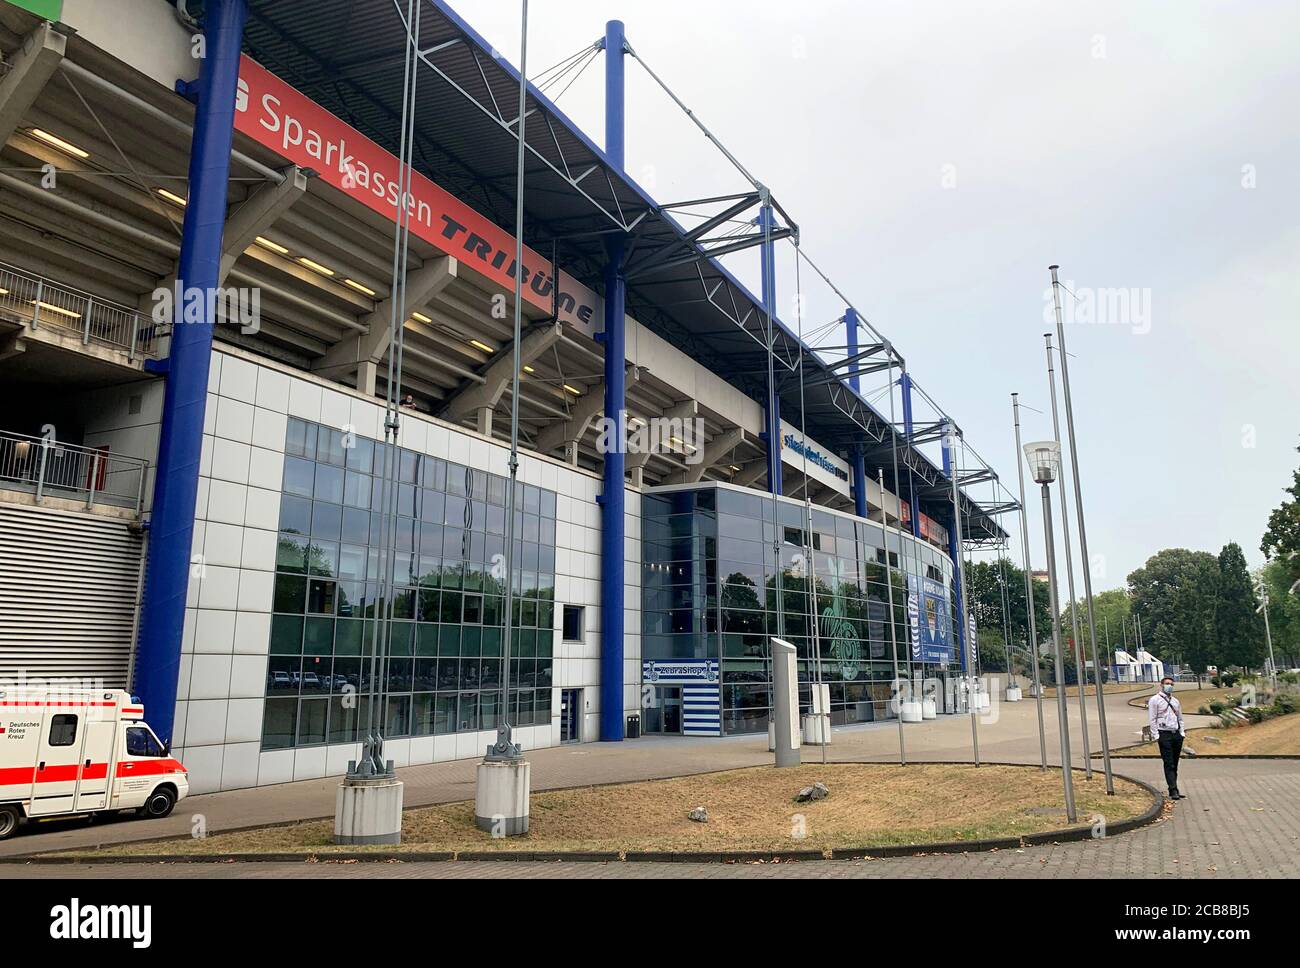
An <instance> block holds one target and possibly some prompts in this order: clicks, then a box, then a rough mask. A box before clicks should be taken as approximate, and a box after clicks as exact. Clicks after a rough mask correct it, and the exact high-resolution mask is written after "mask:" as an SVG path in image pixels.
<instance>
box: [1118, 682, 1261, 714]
mask: <svg viewBox="0 0 1300 968" xmlns="http://www.w3.org/2000/svg"><path fill="white" fill-rule="evenodd" d="M1148 685H1150V684H1148ZM1153 695H1155V687H1154V686H1150V691H1149V692H1146V694H1145V695H1141V696H1137V697H1135V698H1133V699H1130V700H1129V705H1130V706H1141V707H1143V708H1145V707H1146V704H1147V700H1148V699H1149V698H1151V696H1153ZM1174 696H1175V698H1177V700H1178V701H1179V702H1180V703H1182V704H1183V715H1184V716H1195V715H1199V713H1198V712H1197V710H1199V709H1200V708H1201V707H1202V706H1207V707H1208V706H1209V705H1210V703H1212V702H1214V701H1215V700H1216V699H1217V700H1219V701H1223V700H1226V699H1234V698H1240V697H1241V687H1240V686H1233V687H1232V688H1218V689H1215V688H1213V687H1211V686H1207V687H1206V688H1204V689H1176V690H1175V691H1174Z"/></svg>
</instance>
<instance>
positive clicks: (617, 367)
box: [598, 20, 627, 742]
mask: <svg viewBox="0 0 1300 968" xmlns="http://www.w3.org/2000/svg"><path fill="white" fill-rule="evenodd" d="M623 46H624V41H623V24H622V22H621V21H618V20H611V21H610V22H609V23H607V24H606V25H605V153H606V154H608V155H609V157H610V160H611V161H612V162H613V163H614V164H615V165H617V166H618V167H619V168H622V167H623V166H624V153H623V93H624V66H625V65H624V62H623V53H624V51H623ZM605 251H606V256H607V261H606V264H605V331H604V332H603V333H601V334H600V335H599V337H598V338H599V339H600V341H601V342H602V343H604V345H605V417H606V419H609V420H614V421H616V422H617V423H616V426H617V427H618V436H617V441H618V446H615V447H613V448H611V449H610V451H609V452H608V453H606V454H605V455H604V457H605V470H604V479H603V488H602V494H601V499H600V505H601V531H600V738H601V740H602V741H605V742H619V741H621V740H622V739H623V725H624V724H623V637H624V625H623V623H624V601H623V579H624V576H623V544H624V542H623V532H624V519H623V514H624V503H625V502H624V491H623V487H624V484H623V475H624V467H625V463H626V461H625V453H624V448H623V446H622V442H623V440H624V439H625V437H624V434H625V429H624V428H625V423H626V411H625V406H626V400H625V393H626V385H625V376H624V366H625V360H626V358H627V348H626V315H625V314H626V302H627V283H626V281H625V280H624V278H623V257H624V254H625V240H624V238H623V237H622V236H610V237H609V239H608V241H607V242H606V245H605Z"/></svg>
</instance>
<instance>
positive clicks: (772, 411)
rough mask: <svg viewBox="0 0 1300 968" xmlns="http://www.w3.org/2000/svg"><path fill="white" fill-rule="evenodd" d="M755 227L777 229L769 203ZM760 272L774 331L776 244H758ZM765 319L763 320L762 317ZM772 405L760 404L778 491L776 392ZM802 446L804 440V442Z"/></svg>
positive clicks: (771, 478)
mask: <svg viewBox="0 0 1300 968" xmlns="http://www.w3.org/2000/svg"><path fill="white" fill-rule="evenodd" d="M757 224H758V230H759V232H763V231H765V230H766V229H768V228H771V229H775V228H776V216H775V215H774V214H773V212H772V206H771V205H764V206H763V207H762V208H760V209H759V210H758V220H757ZM758 248H759V254H760V258H761V263H762V273H763V311H764V313H765V314H766V315H767V316H768V317H769V318H770V319H771V320H772V331H773V333H775V332H776V243H775V242H765V243H763V244H761V245H760V246H759V247H758ZM764 322H766V320H764ZM767 399H769V400H770V402H771V406H768V405H766V404H765V405H764V406H763V420H764V422H765V424H766V436H767V487H768V490H769V491H771V492H772V493H774V494H780V493H781V398H780V397H779V396H776V395H775V394H771V395H769V397H768V398H767ZM804 443H805V445H806V444H807V441H805V442H804Z"/></svg>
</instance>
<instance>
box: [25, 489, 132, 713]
mask: <svg viewBox="0 0 1300 968" xmlns="http://www.w3.org/2000/svg"><path fill="white" fill-rule="evenodd" d="M142 544H143V541H142V539H141V536H140V534H139V533H137V532H133V531H132V530H131V529H130V528H129V527H128V525H127V522H125V521H122V520H119V519H115V518H109V517H102V516H99V515H94V514H78V513H76V512H72V511H61V510H55V509H53V508H46V507H28V506H24V505H15V504H2V503H0V677H5V678H17V677H19V676H26V677H28V678H31V677H34V676H41V677H48V678H56V677H57V678H65V677H72V678H79V679H87V678H90V679H99V680H102V681H103V685H104V687H105V688H114V689H124V688H126V681H127V674H128V670H129V667H130V663H131V646H132V634H133V631H134V626H135V614H136V607H137V593H138V588H139V580H140V567H141V552H142Z"/></svg>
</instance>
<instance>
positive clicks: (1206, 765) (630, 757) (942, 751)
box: [0, 695, 1300, 878]
mask: <svg viewBox="0 0 1300 968" xmlns="http://www.w3.org/2000/svg"><path fill="white" fill-rule="evenodd" d="M1128 698H1130V697H1129V696H1124V695H1113V696H1108V697H1107V703H1106V707H1107V715H1108V720H1109V725H1110V734H1111V740H1112V745H1115V746H1118V745H1122V744H1124V743H1126V742H1131V741H1133V740H1135V739H1136V738H1137V733H1138V731H1139V730H1140V728H1141V725H1142V723H1143V721H1144V717H1145V713H1144V711H1143V710H1140V709H1135V708H1133V707H1130V706H1128V705H1127V703H1126V701H1127V699H1128ZM1189 705H1190V704H1189ZM1089 711H1090V713H1092V714H1093V715H1091V716H1090V725H1091V727H1092V729H1091V732H1092V733H1093V734H1094V738H1093V748H1094V750H1095V749H1096V748H1097V747H1098V746H1099V740H1098V738H1097V732H1098V730H1097V723H1096V715H1095V713H1096V707H1095V704H1094V705H1090V710H1089ZM1044 712H1045V717H1044V719H1045V726H1046V733H1047V745H1048V753H1049V761H1051V762H1057V761H1058V760H1057V758H1056V757H1054V756H1053V755H1052V751H1053V749H1055V748H1057V747H1058V744H1057V738H1056V729H1055V723H1056V715H1055V706H1054V701H1053V702H1050V703H1049V702H1045V703H1044ZM1077 713H1078V710H1077V708H1076V706H1075V703H1074V701H1073V700H1072V701H1071V722H1072V723H1075V724H1077V722H1078V715H1077ZM1074 733H1075V735H1074V737H1073V739H1074V744H1073V745H1074V747H1075V749H1074V759H1075V762H1076V765H1077V766H1082V765H1083V761H1082V756H1081V754H1080V751H1079V750H1078V746H1079V745H1080V744H1079V742H1078V741H1079V735H1078V729H1077V725H1076V726H1075V727H1074ZM764 740H765V737H736V738H729V739H722V740H689V739H680V740H679V739H650V738H646V739H641V740H637V741H631V742H627V743H623V744H592V745H584V746H577V747H561V748H558V749H549V750H538V751H535V752H532V753H530V754H529V759H530V760H531V761H532V763H533V782H534V788H535V789H539V790H540V789H549V788H554V787H564V786H575V785H580V784H582V783H609V782H619V781H626V780H638V779H649V778H655V777H665V776H676V775H683V774H687V773H699V772H706V771H709V770H719V769H727V768H732V767H737V766H749V765H759V764H762V763H767V762H770V754H768V753H767V751H766V743H765V741H764ZM906 741H907V744H908V755H909V757H910V758H912V759H917V760H920V759H929V760H946V761H954V762H956V761H966V762H969V761H970V757H971V745H970V743H971V730H970V721H969V719H968V718H966V717H946V718H943V719H940V720H937V721H934V722H930V723H925V724H920V725H917V726H909V727H908V729H907V732H906ZM897 743H898V732H897V727H896V726H895V725H893V724H881V725H876V726H866V727H860V728H853V729H845V730H837V731H836V733H835V735H834V745H833V746H832V747H831V750H830V758H831V759H834V760H838V761H852V760H892V759H895V758H896V757H897V753H898V746H897ZM980 753H981V757H982V759H984V760H986V761H1000V762H1026V763H1030V762H1032V763H1036V762H1038V727H1037V717H1036V706H1035V703H1034V702H1033V701H1025V702H1021V703H1017V704H1003V705H1002V706H1001V708H1000V711H999V717H998V720H997V722H994V723H982V724H981V725H980ZM819 757H820V751H819V750H816V749H805V751H804V758H805V761H806V762H816V760H817V759H818V758H819ZM474 767H475V761H458V762H453V763H438V764H432V765H429V766H418V767H410V768H408V769H405V770H402V771H400V772H401V776H402V779H403V780H404V781H405V783H406V803H407V806H419V805H423V804H429V803H439V802H448V801H453V800H463V799H468V798H470V797H472V796H473V782H474ZM1115 767H1116V769H1117V770H1118V771H1119V772H1120V773H1126V774H1128V775H1130V776H1133V777H1136V778H1139V779H1144V780H1147V781H1148V782H1151V783H1153V784H1155V785H1157V786H1161V785H1162V784H1161V780H1160V764H1159V761H1158V760H1140V759H1116V760H1115ZM1096 769H1097V777H1096V781H1097V782H1099V783H1100V782H1101V777H1100V763H1099V762H1098V763H1097V764H1096ZM1183 774H1184V783H1183V786H1184V792H1186V793H1187V794H1188V795H1189V799H1187V800H1184V801H1182V802H1180V803H1178V804H1176V805H1173V806H1172V807H1170V808H1169V814H1168V816H1167V818H1166V819H1164V820H1162V821H1161V822H1159V823H1157V824H1155V825H1154V826H1152V827H1148V828H1145V829H1144V830H1140V831H1136V832H1133V833H1130V834H1124V835H1121V836H1117V837H1114V838H1109V839H1103V840H1100V841H1093V842H1088V843H1076V844H1061V845H1054V846H1048V847H1036V848H1026V849H1024V850H1015V851H998V852H993V853H982V854H958V855H930V856H922V857H904V858H889V859H879V860H869V861H825V862H802V863H788V864H764V865H754V864H737V865H719V864H567V863H565V864H555V863H536V864H534V863H519V862H502V863H498V862H492V863H481V862H475V863H454V864H450V863H449V864H385V865H377V864H376V865H370V864H330V863H317V864H236V865H228V864H227V865H206V864H205V865H183V864H178V865H173V866H159V865H140V866H138V867H137V866H136V865H130V866H127V865H114V866H113V867H111V868H98V867H66V866H62V865H60V866H57V867H45V866H39V867H38V866H35V865H33V866H20V865H12V864H0V878H7V877H14V876H32V875H36V876H54V877H70V876H72V877H99V876H110V877H115V878H116V877H130V876H132V875H137V874H142V873H144V874H146V875H147V876H165V877H195V876H202V877H229V876H245V877H294V876H338V877H356V876H384V877H496V876H503V875H505V876H512V877H554V876H573V877H645V876H668V877H677V876H689V877H736V876H759V877H807V876H813V877H959V876H969V877H1024V876H1045V877H1107V876H1133V875H1142V874H1150V875H1152V876H1184V877H1216V876H1218V877H1225V876H1237V877H1296V876H1300V761H1286V760H1259V761H1233V760H1201V761H1196V760H1191V761H1187V762H1185V763H1184V766H1183ZM337 782H338V781H337V779H330V780H318V781H307V782H303V783H291V784H284V785H282V786H277V787H270V788H265V787H264V788H262V789H260V790H242V791H234V792H230V793H216V794H208V795H205V796H200V797H193V798H190V799H188V800H185V801H183V802H182V804H181V807H180V809H179V810H178V811H177V814H176V815H175V816H173V817H170V818H168V819H167V820H163V821H151V822H144V821H133V820H128V821H120V822H109V823H96V824H93V825H89V826H88V825H87V824H86V822H85V821H77V822H67V823H64V824H62V825H61V827H62V829H51V830H48V831H42V832H41V833H29V834H25V835H20V836H18V837H15V838H13V839H12V840H9V841H6V842H5V843H3V844H0V855H9V856H13V855H19V854H30V853H35V852H41V851H50V850H60V849H66V848H69V847H87V846H94V845H98V844H112V843H123V842H127V841H139V840H147V839H154V838H158V837H171V836H178V835H185V834H187V833H188V832H189V830H190V827H191V824H192V823H193V818H194V816H195V815H197V814H202V815H203V816H204V818H205V819H206V822H207V825H208V830H209V832H210V833H213V832H219V831H221V830H229V829H232V828H236V827H247V826H254V825H262V824H268V823H277V822H281V823H282V822H285V821H286V820H292V819H306V818H315V817H322V816H328V815H330V814H331V813H332V809H333V802H334V790H335V787H336V785H337Z"/></svg>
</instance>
